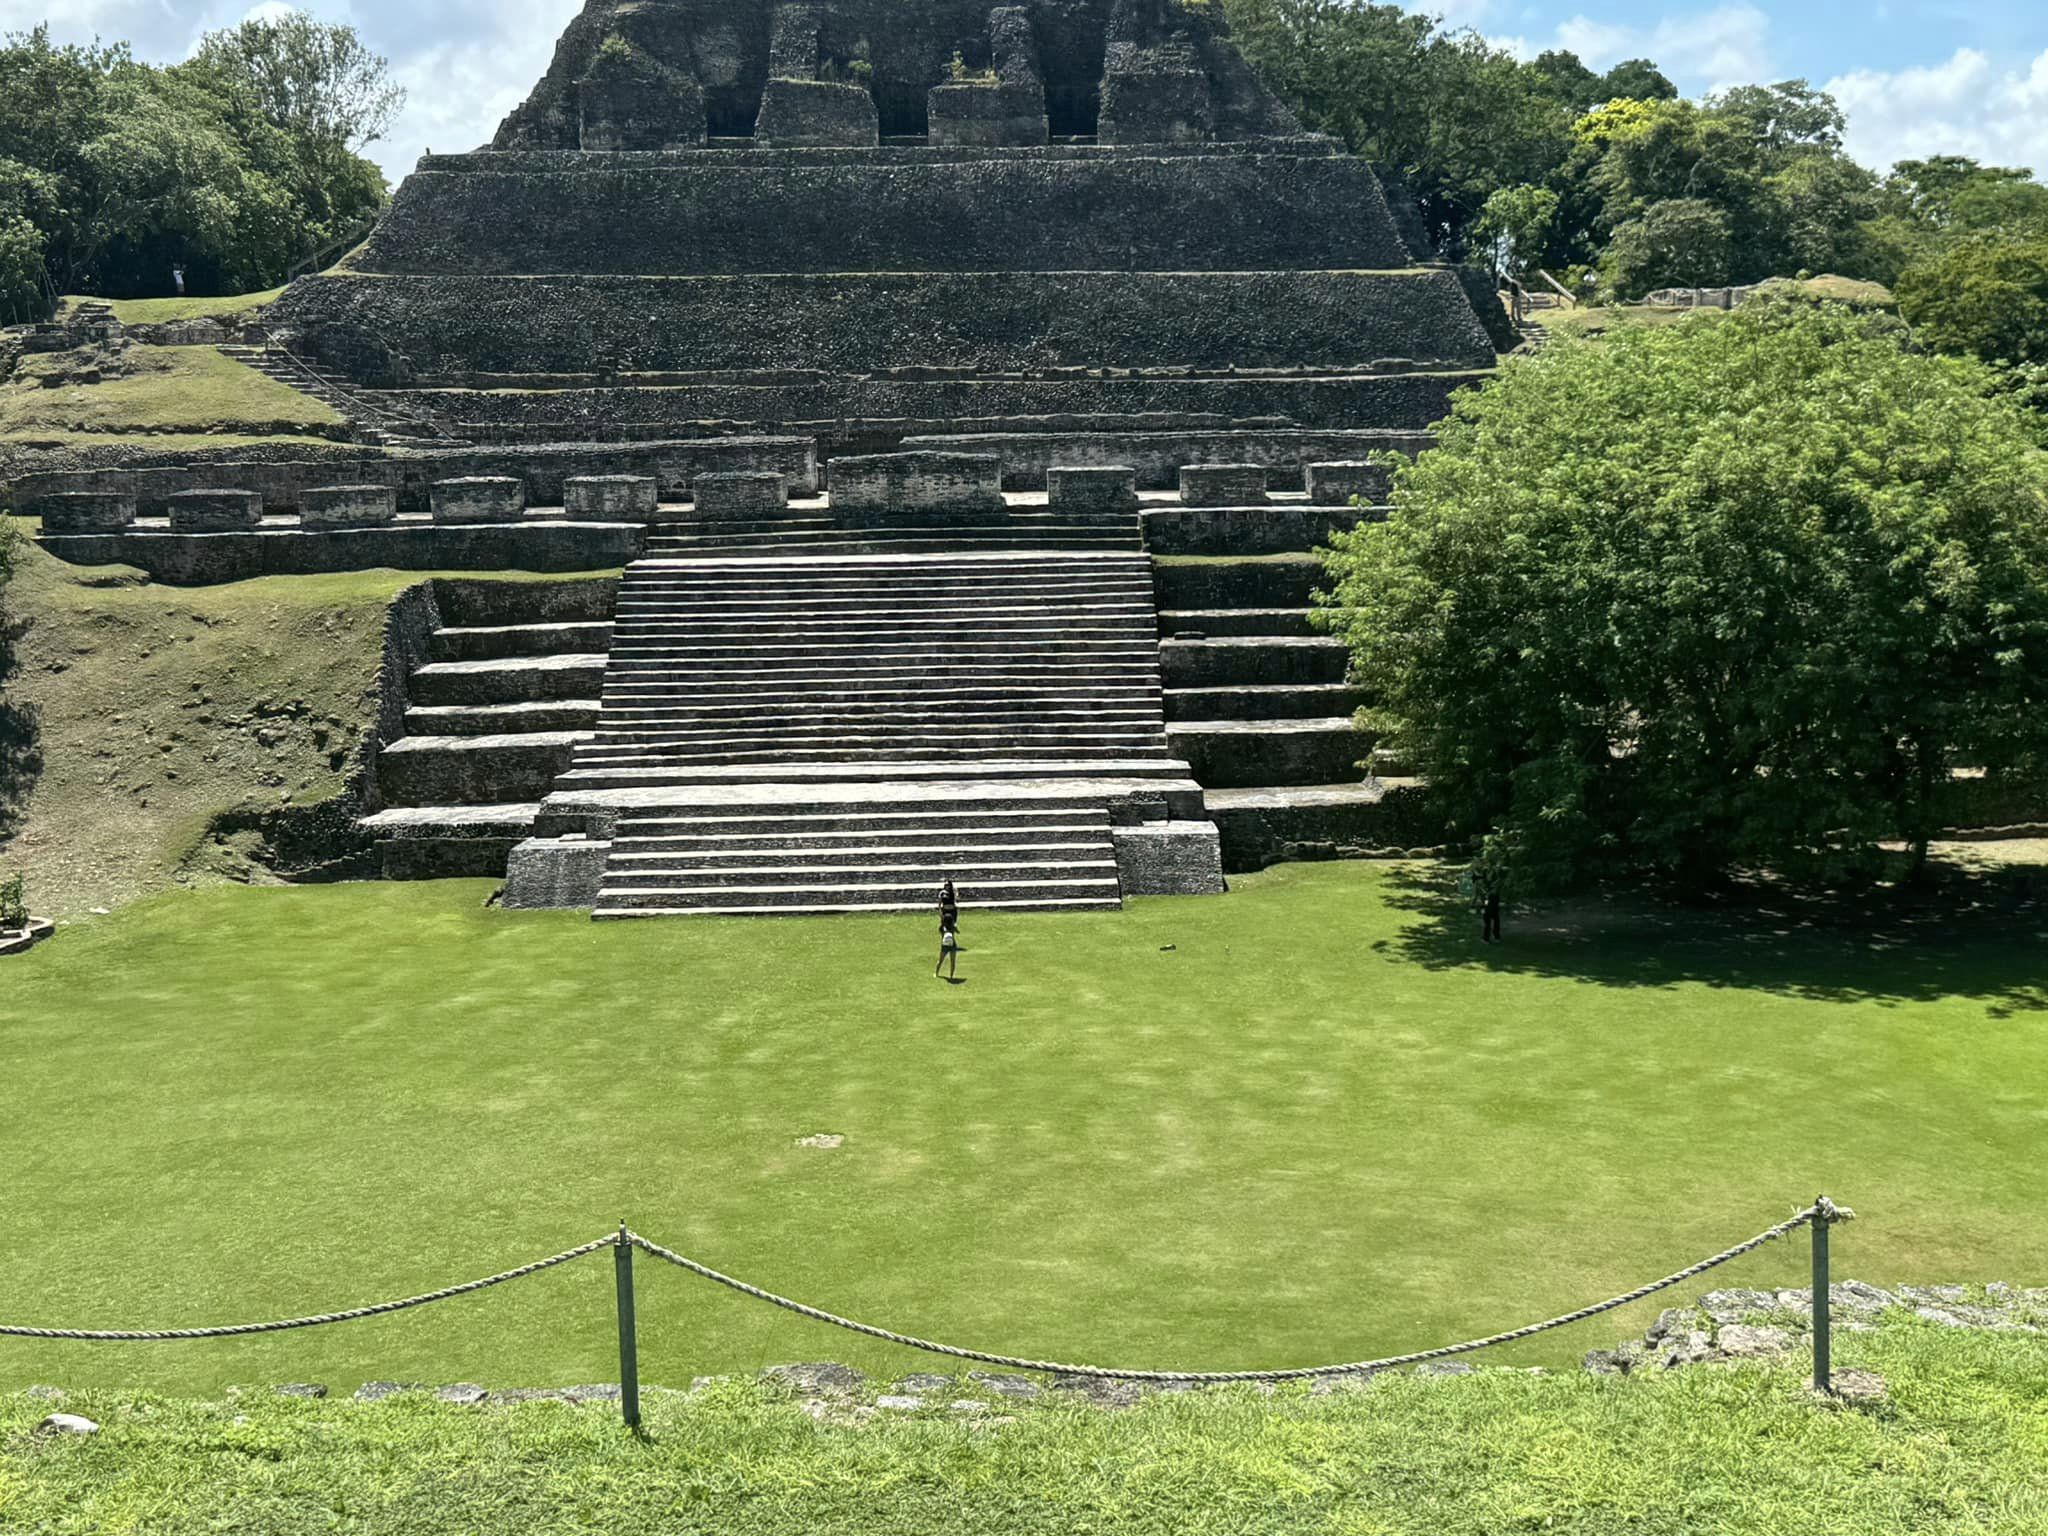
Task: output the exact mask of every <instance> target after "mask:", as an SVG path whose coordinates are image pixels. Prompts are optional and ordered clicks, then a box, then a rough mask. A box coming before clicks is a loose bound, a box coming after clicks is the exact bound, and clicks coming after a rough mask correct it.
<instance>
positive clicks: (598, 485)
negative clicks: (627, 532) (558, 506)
mask: <svg viewBox="0 0 2048 1536" xmlns="http://www.w3.org/2000/svg"><path fill="white" fill-rule="evenodd" d="M660 506H661V487H660V486H659V485H658V484H657V483H656V482H655V479H654V477H653V476H652V475H578V476H576V477H574V478H573V479H570V480H566V481H564V482H563V484H562V513H563V515H564V516H566V517H573V518H581V519H587V520H589V521H593V522H600V523H634V522H647V521H649V520H651V519H652V518H653V517H654V515H655V513H656V512H657V511H658V510H659V509H660Z"/></svg>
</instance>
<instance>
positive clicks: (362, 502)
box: [299, 485, 398, 530]
mask: <svg viewBox="0 0 2048 1536" xmlns="http://www.w3.org/2000/svg"><path fill="white" fill-rule="evenodd" d="M397 517H398V491H397V488H396V487H394V486H388V485H320V486H313V487H311V488H309V489H308V490H307V491H305V492H304V493H303V494H302V495H301V496H300V497H299V518H300V521H301V524H302V526H303V527H305V528H307V529H309V530H310V529H321V528H380V527H382V526H384V525H385V524H386V523H390V522H394V521H396V520H397Z"/></svg>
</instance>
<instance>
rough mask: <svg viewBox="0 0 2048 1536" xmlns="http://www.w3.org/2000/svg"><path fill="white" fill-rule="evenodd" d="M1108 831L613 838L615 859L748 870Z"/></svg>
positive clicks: (1057, 843) (1041, 845) (1025, 849)
mask: <svg viewBox="0 0 2048 1536" xmlns="http://www.w3.org/2000/svg"><path fill="white" fill-rule="evenodd" d="M1107 836H1108V830H1107V828H1105V827H1100V826H1092V827H1091V826H1073V827H1025V828H1016V827H979V828H972V829H963V828H960V827H951V828H930V829H919V828H901V827H867V828H846V827H842V828H837V829H835V830H832V831H816V832H809V833H801V834H799V833H775V832H752V833H735V832H725V833H703V832H676V833H666V834H663V835H659V836H642V835H640V834H638V833H635V834H634V835H632V836H630V837H627V836H621V835H614V837H613V839H612V855H611V856H612V859H613V861H614V862H615V863H621V864H623V863H624V862H625V861H627V860H629V859H647V860H653V861H656V862H661V861H665V860H674V861H676V862H677V865H678V867H680V865H681V863H683V862H708V863H711V864H714V865H716V864H727V863H732V864H745V863H753V862H758V861H760V860H764V859H774V858H778V857H787V858H792V859H796V858H802V859H825V860H827V861H832V860H845V859H862V860H868V859H879V858H889V859H895V858H898V857H899V856H900V857H902V858H909V857H911V856H913V855H926V856H945V857H951V856H953V855H955V854H975V855H982V854H988V855H994V854H1025V853H1037V852H1043V851H1045V850H1047V849H1054V848H1066V849H1073V848H1077V847H1078V848H1099V847H1102V846H1104V845H1105V839H1106V838H1107Z"/></svg>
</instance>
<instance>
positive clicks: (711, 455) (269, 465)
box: [12, 436, 818, 517]
mask: <svg viewBox="0 0 2048 1536" xmlns="http://www.w3.org/2000/svg"><path fill="white" fill-rule="evenodd" d="M344 464H345V468H344V467H343V465H344ZM734 470H768V471H773V472H775V473H778V474H781V475H783V476H784V477H785V478H787V480H788V481H789V483H790V486H791V487H792V488H793V489H796V490H800V491H804V492H809V491H813V490H815V489H816V488H817V485H818V465H817V450H816V445H815V443H814V442H813V440H812V439H811V438H809V437H799V436H765V437H764V436H751V437H705V438H681V439H663V440H657V441H649V442H634V443H528V444H520V445H517V446H512V447H505V448H489V447H477V448H422V449H397V450H393V451H392V452H389V453H384V454H376V455H365V456H363V457H361V458H357V459H351V460H346V461H342V463H341V464H338V463H337V461H335V460H332V459H328V458H305V459H301V458H293V459H287V460H278V461H274V462H263V461H255V462H247V461H233V462H230V461H217V460H212V459H207V460H203V461H200V462H194V463H189V464H161V465H159V464H152V465H146V466H141V467H135V468H124V469H92V470H77V471H67V472H62V473H54V474H32V475H24V476H22V477H20V478H19V479H17V480H16V481H15V482H14V484H13V486H12V496H13V503H14V506H15V509H16V510H17V511H18V512H21V513H22V514H23V515H26V516H36V515H38V507H39V505H40V503H41V501H42V499H43V498H44V497H45V496H48V495H53V494H58V493H63V492H72V491H95V492H111V493H116V494H125V495H129V496H133V497H134V498H135V504H136V509H137V511H138V512H140V513H141V515H142V516H144V517H160V516H162V515H164V513H165V511H166V510H167V508H168V506H169V503H170V498H171V497H172V496H174V495H177V494H178V493H179V492H181V491H189V490H211V489H216V488H232V489H239V490H251V491H256V492H258V493H259V494H260V495H261V497H262V500H263V509H264V511H265V512H267V513H270V514H272V515H280V514H291V513H295V512H297V511H298V510H299V507H300V504H301V500H302V498H303V497H304V495H305V493H306V491H307V490H309V489H311V488H313V487H316V486H327V485H334V484H337V483H339V482H341V481H344V480H346V481H348V482H350V483H352V484H360V485H383V486H389V487H391V488H392V489H394V490H396V492H397V493H398V506H399V510H400V511H402V512H425V511H426V510H428V504H429V494H430V487H431V486H432V485H433V483H434V482H435V481H439V480H456V479H472V478H509V479H516V480H518V481H519V482H520V483H521V484H522V485H523V486H524V487H525V496H526V502H527V505H529V506H535V507H558V506H560V505H562V498H563V489H564V486H565V485H566V484H567V482H568V481H570V480H572V479H575V478H577V477H579V476H587V475H611V474H628V475H645V476H649V477H652V478H653V479H654V480H655V481H657V482H658V483H659V485H660V487H661V493H662V494H663V495H664V496H669V497H675V498H680V497H684V496H687V495H688V494H689V489H690V486H691V484H692V483H693V482H694V481H695V480H696V478H697V477H698V476H699V475H704V474H713V473H719V472H729V471H734Z"/></svg>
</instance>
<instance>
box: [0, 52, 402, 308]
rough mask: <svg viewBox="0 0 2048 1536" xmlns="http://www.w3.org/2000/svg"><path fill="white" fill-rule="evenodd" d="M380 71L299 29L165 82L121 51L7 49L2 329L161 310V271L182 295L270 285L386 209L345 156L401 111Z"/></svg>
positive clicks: (205, 58) (1, 145)
mask: <svg viewBox="0 0 2048 1536" xmlns="http://www.w3.org/2000/svg"><path fill="white" fill-rule="evenodd" d="M383 68H384V65H383V61H382V60H380V59H377V58H375V57H374V56H373V55H370V54H369V53H368V52H367V50H365V49H364V48H363V47H362V45H361V44H360V42H357V41H356V40H355V39H354V35H353V33H350V32H349V31H348V29H346V28H333V27H321V26H319V25H317V24H315V23H312V22H311V21H310V20H308V19H307V18H305V17H303V16H301V17H296V18H294V17H285V18H282V19H280V20H277V21H263V22H251V23H246V24H245V25H243V26H242V27H240V28H237V29H235V30H234V31H233V32H232V33H226V34H217V35H216V36H214V37H211V38H209V39H207V41H206V43H205V44H203V45H202V48H201V50H200V55H199V56H198V57H196V58H195V59H193V60H192V61H190V62H188V63H185V64H179V65H174V66H172V67H169V68H163V69H159V68H155V67H153V66H150V65H146V64H141V63H138V62H137V61H136V60H135V59H134V58H133V57H132V56H131V55H130V54H129V52H128V50H127V49H126V48H125V47H123V46H112V47H108V46H102V45H99V44H94V45H92V46H90V47H63V48H59V47H55V46H53V45H52V44H51V42H50V38H49V33H48V31H47V29H45V28H38V29H37V30H35V31H33V32H29V33H25V34H20V35H15V36H10V37H8V38H6V39H5V40H4V42H0V101H5V102H6V104H7V105H6V110H5V111H4V112H0V314H7V315H12V316H14V317H17V318H19V317H21V316H22V314H23V313H24V312H26V314H27V315H28V316H30V317H34V316H37V315H40V314H42V313H45V312H47V307H48V302H49V299H50V297H51V295H52V294H53V293H57V292H64V293H80V292H84V293H102V294H108V295H112V296H116V297H119V296H124V295H130V294H138V293H161V292H164V291H166V289H167V288H168V286H169V284H170V276H171V269H172V268H173V267H174V266H182V267H184V268H185V269H186V271H187V276H188V279H189V281H190V283H191V285H192V288H193V290H194V291H195V292H205V291H207V290H208V289H213V290H215V291H222V290H225V291H230V292H232V291H237V290H245V289H249V288H260V287H263V286H266V285H268V284H269V283H273V282H276V281H278V280H279V279H280V278H282V277H283V276H284V273H285V271H286V269H287V268H288V267H289V266H290V265H291V263H292V261H293V260H294V259H296V258H297V257H299V256H302V255H304V254H306V253H307V252H308V251H309V250H311V249H313V248H316V247H318V246H320V245H323V244H326V243H327V242H328V241H330V240H332V239H334V238H335V237H336V236H338V235H341V234H345V233H347V232H348V231H350V230H352V229H353V228H355V227H356V226H357V225H358V224H360V223H361V222H362V220H363V219H364V218H365V217H366V216H368V215H369V214H370V213H372V212H374V210H375V209H376V208H377V207H378V206H379V204H380V203H381V202H382V201H383V199H384V195H385V187H384V179H383V175H382V173H381V172H379V171H378V169H377V167H376V166H375V165H374V164H372V163H371V162H369V161H368V160H365V159H363V158H362V157H361V156H360V155H358V154H356V153H355V152H354V147H353V146H355V145H356V144H358V143H360V142H365V141H367V139H368V138H370V137H372V136H374V135H375V134H376V133H377V132H379V131H381V129H382V127H383V125H384V123H385V121H386V120H387V119H388V117H389V113H390V111H391V110H392V108H393V107H394V106H395V104H396V101H397V99H398V98H397V95H396V88H395V87H393V86H391V85H389V83H388V82H386V81H384V79H383V75H382V71H383ZM23 222H26V223H27V224H28V225H29V226H30V228H31V229H32V230H33V232H34V236H35V239H34V240H33V241H31V240H30V239H29V238H28V237H27V236H26V235H24V234H23V232H22V230H21V228H20V225H21V224H22V223H23ZM30 268H33V272H34V275H33V279H32V281H28V282H25V281H24V279H23V276H22V274H23V272H24V271H25V270H28V269H30ZM45 273H46V274H47V280H45V278H44V276H43V274H45Z"/></svg>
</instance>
